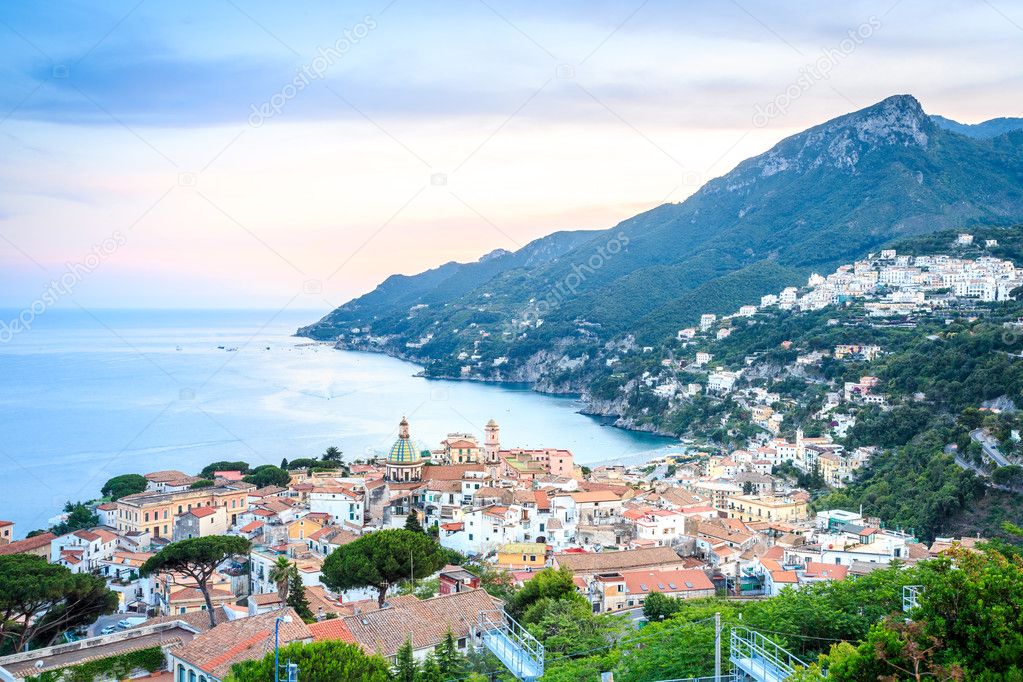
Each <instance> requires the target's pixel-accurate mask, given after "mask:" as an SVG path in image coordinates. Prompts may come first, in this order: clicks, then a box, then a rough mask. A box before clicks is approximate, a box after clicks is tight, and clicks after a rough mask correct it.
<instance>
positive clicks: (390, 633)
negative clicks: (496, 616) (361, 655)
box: [343, 589, 496, 657]
mask: <svg viewBox="0 0 1023 682" xmlns="http://www.w3.org/2000/svg"><path fill="white" fill-rule="evenodd" d="M409 596H410V597H411V595H409ZM494 608H496V606H495V600H494V598H493V597H491V596H490V595H489V594H487V592H486V590H482V589H477V590H469V591H468V592H456V593H455V594H446V595H441V596H439V597H433V598H431V599H423V600H419V599H416V598H415V597H411V599H401V600H400V601H399V599H398V598H395V599H392V600H391V606H390V607H387V608H383V609H380V610H379V611H373V612H372V613H363V614H359V615H357V616H345V617H344V619H343V620H344V623H345V626H346V627H347V628H348V629H349V631H351V633H352V636H353V638H354V639H355V642H356V643H357V644H358V645H359V646H361V647H362V648H363V649H364V650H365V651H367V652H368V653H375V652H377V651H379V652H380V653H381V654H383V655H384V656H385V657H389V656H393V655H394V654H395V653H396V652H397V651H398V648H399V647H400V646H401V645H402V644H404V643H405V641H406V639H407V638H409V637H411V639H412V647H413V648H414V649H422V648H424V647H430V646H435V645H436V644H437V643H439V642H440V641H441V639H443V637H444V635H445V634H447V631H448V630H451V632H452V633H453V634H454V636H455V637H456V638H461V637H467V636H468V635H469V633H470V630H471V629H473V628H475V627H476V624H477V622H478V620H479V614H480V612H481V611H489V610H492V609H494Z"/></svg>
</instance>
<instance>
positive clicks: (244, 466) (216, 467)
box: [199, 460, 249, 479]
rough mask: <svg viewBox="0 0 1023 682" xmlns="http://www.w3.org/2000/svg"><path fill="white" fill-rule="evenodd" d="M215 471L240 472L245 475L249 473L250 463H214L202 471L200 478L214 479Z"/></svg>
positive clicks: (223, 461)
mask: <svg viewBox="0 0 1023 682" xmlns="http://www.w3.org/2000/svg"><path fill="white" fill-rule="evenodd" d="M214 471H240V472H242V473H243V474H244V473H248V471H249V463H248V462H242V461H237V462H229V461H226V460H220V461H219V462H212V463H210V464H207V465H206V466H204V467H203V468H202V471H200V472H199V478H210V479H212V478H213V472H214Z"/></svg>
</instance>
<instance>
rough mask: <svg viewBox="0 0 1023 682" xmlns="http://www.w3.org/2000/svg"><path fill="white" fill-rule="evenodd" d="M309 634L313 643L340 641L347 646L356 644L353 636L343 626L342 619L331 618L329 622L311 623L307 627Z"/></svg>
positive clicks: (346, 627)
mask: <svg viewBox="0 0 1023 682" xmlns="http://www.w3.org/2000/svg"><path fill="white" fill-rule="evenodd" d="M309 632H311V633H312V635H313V641H314V642H322V641H324V640H340V641H342V642H348V643H349V644H355V643H356V641H355V635H353V634H352V631H351V630H349V629H348V626H347V625H345V621H344V619H343V618H331V619H329V620H322V621H320V622H319V623H312V624H310V625H309Z"/></svg>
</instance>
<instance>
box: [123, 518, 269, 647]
mask: <svg viewBox="0 0 1023 682" xmlns="http://www.w3.org/2000/svg"><path fill="white" fill-rule="evenodd" d="M251 547H252V543H250V542H249V541H248V540H246V539H245V538H241V537H237V536H234V535H208V536H206V537H200V538H190V539H188V540H179V541H178V542H172V543H171V544H169V545H167V546H166V547H164V548H163V549H161V550H160V551H159V552H157V553H156V555H154V556H152V557H150V558H149V559H148V560H146V563H144V564H142V568H141V569H140V570H139V573H140V574H141V575H143V576H148V575H152V574H153V573H157V572H160V571H177V572H179V573H182V574H184V575H186V576H188V577H190V578H192V579H193V580H195V582H196V587H198V589H199V591H200V592H201V593H202V596H203V599H205V600H206V610H207V612H208V613H209V617H210V627H213V626H214V625H216V621H215V620H214V618H215V616H214V614H213V602H212V601H211V600H210V592H209V579H210V577H211V576H212V575H213V572H214V571H216V570H217V567H218V566H219V565H220V564H222V563H224V562H225V561H226V560H227V559H229V558H230V557H232V556H235V555H238V554H248V553H249V549H250V548H251Z"/></svg>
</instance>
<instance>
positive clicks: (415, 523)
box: [405, 511, 426, 533]
mask: <svg viewBox="0 0 1023 682" xmlns="http://www.w3.org/2000/svg"><path fill="white" fill-rule="evenodd" d="M405 530H410V531H413V532H414V533H425V532H426V531H425V530H423V524H421V523H419V516H418V515H417V514H416V513H415V512H414V511H410V512H409V513H408V516H406V517H405Z"/></svg>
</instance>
